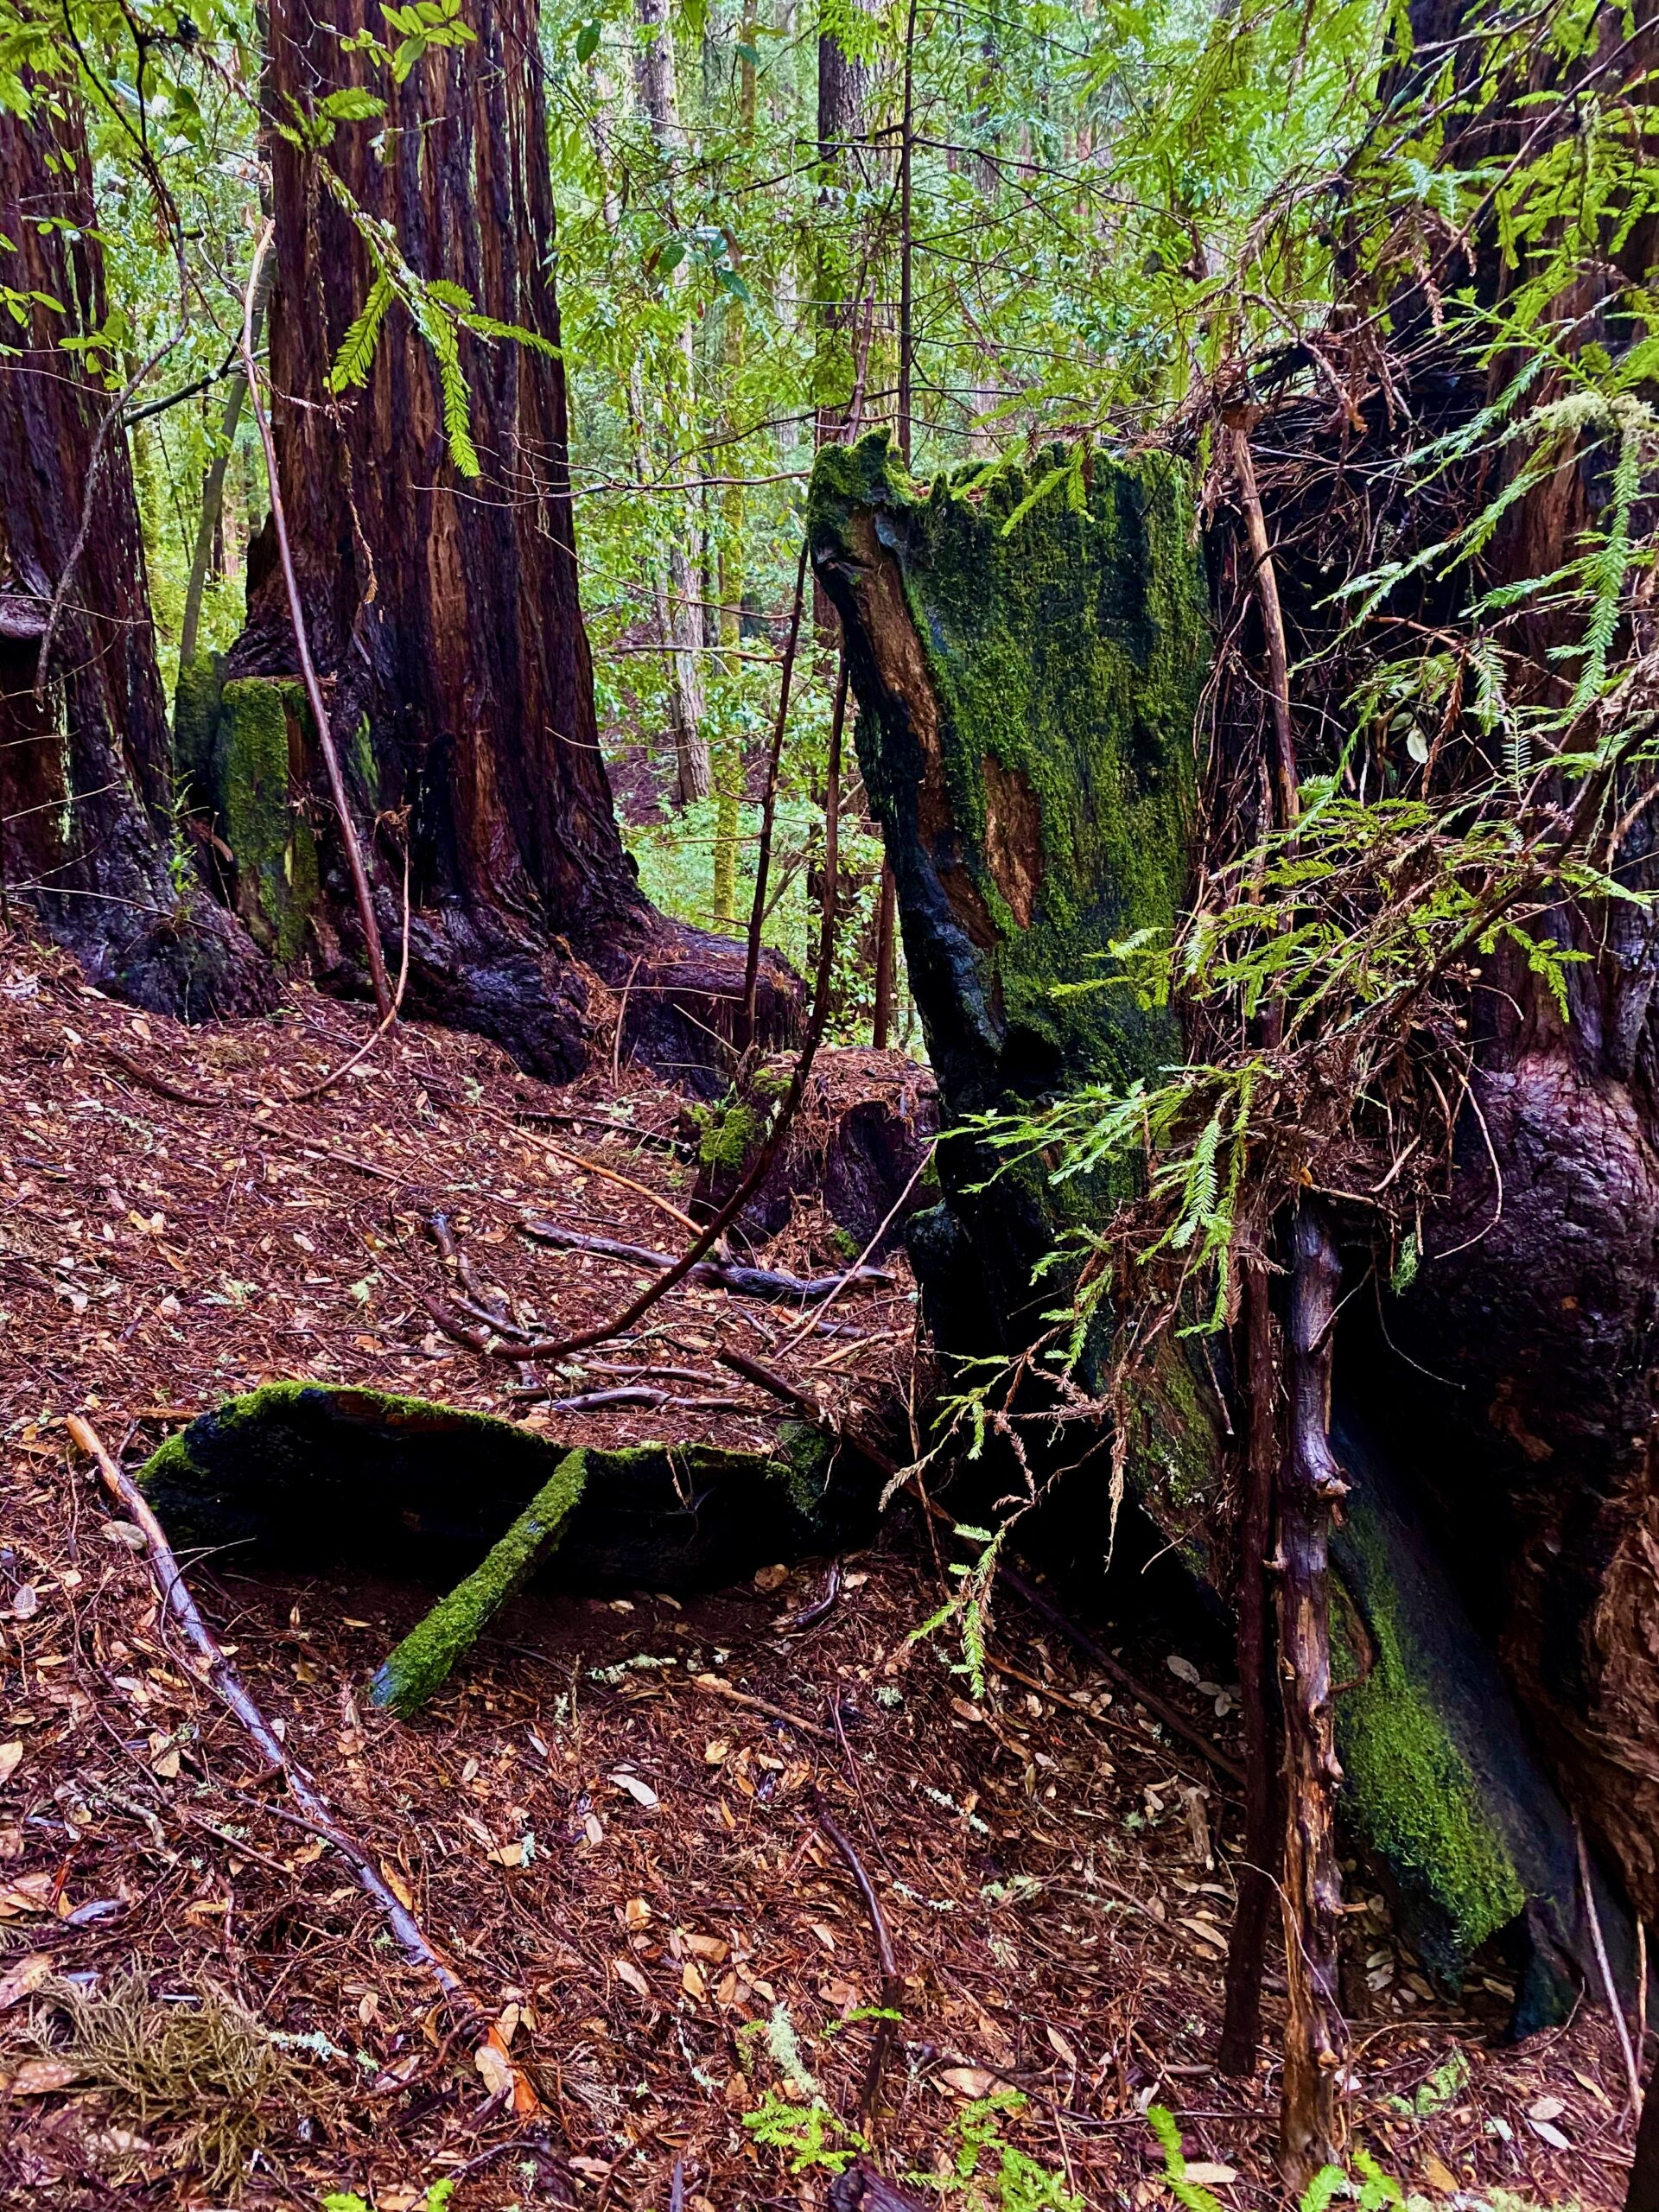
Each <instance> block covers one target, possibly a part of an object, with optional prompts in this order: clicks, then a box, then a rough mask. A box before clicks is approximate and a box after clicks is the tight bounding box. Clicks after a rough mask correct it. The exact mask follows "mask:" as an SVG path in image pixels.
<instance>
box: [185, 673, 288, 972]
mask: <svg viewBox="0 0 1659 2212" xmlns="http://www.w3.org/2000/svg"><path fill="white" fill-rule="evenodd" d="M210 708H211V709H212V710H213V711H212V717H211V721H210V720H209V709H210ZM305 727H306V721H305V702H304V698H303V696H302V693H301V691H300V689H299V686H298V685H297V684H295V683H281V682H276V681H272V680H270V679H268V678H266V677H238V678H237V679H236V680H234V681H233V682H232V683H222V684H220V685H219V687H218V690H217V695H216V696H214V693H213V683H212V682H211V681H210V679H209V677H208V676H207V673H206V671H204V667H203V664H202V663H200V662H195V663H193V664H191V667H190V669H189V670H188V671H184V672H183V673H182V674H181V677H180V683H179V704H178V709H177V711H176V715H175V751H176V752H177V753H178V756H179V759H180V762H181V767H185V768H187V769H188V775H189V779H190V783H189V788H190V791H191V795H192V801H193V804H196V805H199V806H200V807H202V808H203V809H204V810H208V811H210V812H211V813H212V816H213V826H214V829H215V830H216V831H217V833H218V835H219V838H220V839H221V840H222V842H224V843H225V844H226V846H227V847H228V848H229V849H230V852H231V855H232V862H233V865H234V868H235V876H236V890H235V896H236V906H237V911H238V913H239V914H240V915H241V917H242V918H243V920H244V921H245V923H246V925H247V927H248V931H249V934H250V935H251V937H252V938H254V940H255V942H256V943H257V944H261V945H263V946H264V949H265V950H267V951H268V952H269V953H270V955H271V956H272V957H273V958H275V959H276V960H277V961H278V962H280V963H283V965H284V966H288V965H291V964H292V963H293V962H295V961H296V960H297V959H298V957H299V956H300V954H301V952H302V950H304V945H305V934H306V929H307V925H308V922H309V920H310V917H311V914H312V912H313V910H314V909H315V906H316V903H317V896H318V889H319V884H318V875H317V847H316V840H315V836H313V834H312V830H311V826H310V824H309V823H308V821H307V820H306V818H305V815H304V813H303V811H302V808H301V806H300V804H299V799H300V794H301V792H302V789H303V783H304V779H303V774H302V767H303V754H304V736H303V733H304V730H305Z"/></svg>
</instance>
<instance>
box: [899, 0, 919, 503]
mask: <svg viewBox="0 0 1659 2212" xmlns="http://www.w3.org/2000/svg"><path fill="white" fill-rule="evenodd" d="M915 65H916V0H910V10H909V13H908V14H907V15H906V18H905V82H904V106H903V111H902V113H901V116H900V119H899V409H898V416H897V425H898V441H897V442H898V446H899V452H900V454H903V456H904V461H905V466H906V468H908V467H909V466H910V457H911V445H912V427H913V426H912V411H913V409H914V404H915V394H914V392H913V391H912V384H913V381H914V377H915V369H916V359H915V356H916V329H915V320H914V312H913V301H912V270H913V266H914V257H913V255H912V239H911V175H912V168H913V167H914V162H913V159H912V156H913V155H914V151H915V142H914V133H915V115H916V66H915Z"/></svg>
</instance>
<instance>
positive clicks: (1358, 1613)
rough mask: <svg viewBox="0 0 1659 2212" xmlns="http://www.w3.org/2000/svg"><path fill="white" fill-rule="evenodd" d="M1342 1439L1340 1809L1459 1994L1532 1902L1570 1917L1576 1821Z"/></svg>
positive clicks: (1417, 1547)
mask: <svg viewBox="0 0 1659 2212" xmlns="http://www.w3.org/2000/svg"><path fill="white" fill-rule="evenodd" d="M1335 1441H1336V1445H1337V1449H1338V1453H1339V1456H1340V1457H1341V1459H1342V1463H1343V1465H1344V1469H1345V1470H1346V1471H1348V1473H1349V1475H1350V1477H1351V1480H1352V1484H1353V1488H1352V1491H1351V1495H1350V1497H1349V1498H1348V1500H1347V1503H1346V1509H1345V1513H1344V1524H1343V1527H1342V1529H1341V1530H1340V1531H1339V1533H1338V1536H1337V1539H1336V1541H1335V1544H1334V1546H1333V1553H1332V1556H1333V1560H1334V1563H1335V1565H1336V1567H1337V1569H1338V1576H1339V1578H1340V1580H1338V1581H1337V1582H1336V1583H1335V1584H1334V1586H1333V1599H1334V1602H1333V1604H1332V1675H1333V1678H1334V1679H1335V1681H1337V1682H1338V1685H1340V1686H1342V1687H1340V1688H1339V1693H1338V1699H1337V1754H1338V1758H1339V1759H1340V1760H1341V1763H1342V1767H1343V1772H1344V1791H1343V1795H1344V1810H1345V1817H1346V1818H1347V1820H1348V1821H1349V1822H1350V1823H1351V1826H1352V1827H1353V1828H1354V1829H1355V1830H1356V1831H1357V1834H1359V1836H1360V1837H1361V1838H1362V1839H1363V1840H1364V1842H1365V1843H1366V1844H1367V1845H1368V1846H1369V1847H1370V1848H1371V1849H1372V1850H1373V1851H1374V1852H1375V1853H1376V1854H1377V1856H1378V1857H1379V1859H1381V1860H1382V1862H1383V1865H1384V1866H1386V1867H1387V1869H1388V1872H1389V1876H1390V1878H1391V1879H1392V1880H1393V1882H1394V1884H1395V1887H1396V1889H1397V1891H1398V1892H1399V1895H1400V1897H1401V1901H1402V1905H1403V1906H1404V1909H1405V1915H1406V1921H1407V1925H1408V1932H1409V1933H1410V1936H1411V1937H1412V1940H1413V1942H1414V1945H1415V1947H1416V1948H1417V1950H1418V1951H1419V1953H1420V1955H1421V1957H1422V1959H1423V1961H1424V1963H1425V1965H1426V1966H1427V1967H1428V1969H1429V1971H1430V1972H1431V1973H1432V1974H1434V1975H1435V1976H1436V1977H1437V1979H1438V1980H1440V1982H1441V1983H1442V1984H1443V1985H1444V1986H1447V1987H1449V1988H1455V1987H1456V1986H1458V1985H1459V1983H1460V1981H1461V1980H1462V1978H1463V1975H1464V1974H1465V1971H1466V1969H1467V1967H1468V1964H1469V1961H1470V1960H1471V1957H1472V1956H1473V1955H1474V1953H1475V1951H1476V1950H1477V1949H1478V1948H1479V1946H1480V1945H1481V1944H1482V1943H1484V1942H1486V1940H1487V1939H1488V1937H1490V1936H1495V1935H1497V1932H1498V1931H1499V1930H1500V1929H1504V1928H1507V1927H1508V1926H1509V1925H1510V1923H1511V1922H1513V1921H1515V1920H1516V1918H1517V1917H1518V1916H1520V1915H1522V1913H1523V1912H1525V1911H1526V1910H1528V1908H1529V1904H1531V1905H1532V1906H1533V1907H1534V1909H1535V1910H1544V1911H1546V1912H1547V1913H1554V1914H1555V1916H1557V1917H1558V1918H1559V1917H1560V1916H1562V1915H1565V1917H1566V1920H1567V1921H1568V1922H1570V1919H1571V1917H1572V1914H1573V1890H1574V1885H1575V1880H1576V1875H1575V1869H1574V1859H1573V1840H1572V1832H1571V1827H1570V1824H1569V1822H1568V1821H1567V1815H1566V1814H1565V1812H1564V1811H1563V1810H1562V1808H1561V1807H1560V1803H1559V1802H1558V1801H1557V1800H1556V1798H1555V1796H1554V1791H1553V1789H1551V1787H1550V1784H1549V1783H1548V1779H1547V1778H1546V1777H1545V1776H1544V1775H1543V1773H1542V1771H1541V1769H1540V1768H1539V1766H1538V1764H1537V1760H1536V1758H1535V1754H1534V1753H1533V1751H1532V1750H1531V1747H1530V1745H1529V1744H1528V1742H1527V1740H1526V1738H1525V1735H1524V1732H1523V1731H1522V1726H1521V1723H1520V1719H1519V1717H1518V1715H1517V1714H1516V1711H1515V1707H1514V1704H1513V1700H1512V1699H1511V1698H1510V1693H1509V1690H1508V1688H1507V1687H1506V1686H1505V1684H1504V1682H1503V1679H1502V1676H1501V1675H1500V1674H1499V1671H1498V1669H1497V1662H1496V1661H1495V1660H1494V1659H1493V1657H1492V1655H1491V1652H1490V1651H1489V1650H1488V1649H1486V1647H1485V1646H1484V1643H1482V1641H1481V1639H1480V1638H1479V1637H1478V1636H1477V1634H1476V1632H1475V1630H1474V1628H1473V1626H1472V1624H1471V1622H1470V1621H1469V1619H1468V1618H1467V1615H1466V1614H1465V1611H1464V1609H1463V1607H1462V1605H1461V1604H1460V1603H1459V1599H1458V1598H1457V1595H1456V1593H1455V1592H1453V1590H1452V1587H1451V1586H1450V1584H1449V1582H1448V1580H1447V1579H1446V1573H1445V1570H1444V1568H1443V1567H1441V1566H1440V1562H1439V1561H1438V1560H1437V1559H1436V1558H1435V1557H1434V1556H1433V1552H1432V1550H1431V1548H1430V1547H1429V1546H1428V1545H1427V1541H1426V1540H1425V1539H1424V1538H1423V1535H1422V1533H1421V1529H1420V1528H1419V1527H1418V1524H1417V1522H1416V1519H1415V1516H1414V1514H1413V1513H1412V1512H1411V1510H1409V1508H1408V1504H1407V1503H1406V1500H1405V1497H1404V1495H1403V1493H1402V1492H1401V1491H1399V1486H1398V1484H1396V1483H1395V1481H1394V1480H1393V1478H1391V1477H1390V1476H1389V1473H1388V1471H1386V1469H1384V1468H1383V1466H1382V1465H1380V1464H1379V1463H1378V1461H1377V1460H1376V1458H1375V1457H1374V1456H1373V1455H1372V1454H1371V1453H1370V1451H1369V1450H1368V1449H1367V1447H1366V1444H1365V1441H1364V1439H1363V1436H1362V1435H1360V1434H1358V1433H1356V1432H1355V1431H1354V1430H1353V1429H1352V1427H1351V1426H1349V1425H1346V1424H1344V1425H1343V1426H1342V1427H1340V1429H1339V1431H1338V1434H1337V1436H1336V1438H1335ZM1561 1933H1562V1935H1563V1936H1565V1933H1566V1928H1565V1925H1564V1926H1563V1928H1562V1929H1561Z"/></svg>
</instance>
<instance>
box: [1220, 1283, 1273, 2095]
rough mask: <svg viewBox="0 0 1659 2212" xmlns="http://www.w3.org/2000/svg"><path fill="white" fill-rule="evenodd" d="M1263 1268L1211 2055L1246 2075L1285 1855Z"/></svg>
mask: <svg viewBox="0 0 1659 2212" xmlns="http://www.w3.org/2000/svg"><path fill="white" fill-rule="evenodd" d="M1275 1333H1276V1332H1275V1329H1274V1318H1273V1305H1272V1300H1271V1297H1270V1294H1269V1291H1268V1271H1267V1268H1266V1266H1265V1265H1264V1264H1263V1263H1262V1262H1261V1261H1259V1260H1257V1261H1253V1262H1250V1263H1249V1268H1248V1271H1247V1273H1246V1274H1245V1278H1244V1370H1245V1387H1246V1394H1247V1403H1248V1407H1249V1434H1248V1437H1247V1440H1246V1445H1245V1454H1244V1471H1243V1499H1242V1501H1241V1508H1240V1512H1239V1530H1238V1586H1237V1595H1236V1607H1237V1615H1238V1680H1239V1705H1240V1718H1241V1719H1242V1721H1243V1739H1244V1740H1243V1751H1244V1792H1245V1795H1244V1857H1243V1862H1242V1864H1241V1865H1240V1866H1239V1869H1238V1903H1237V1904H1236V1907H1235V1909H1234V1913H1233V1926H1232V1934H1231V1937H1230V1942H1229V1945H1228V1951H1227V2000H1226V2010H1225V2016H1224V2019H1223V2022H1222V2030H1221V2042H1220V2044H1219V2046H1218V2048H1217V2054H1216V2063H1217V2065H1218V2066H1219V2067H1220V2069H1221V2070H1222V2072H1223V2073H1224V2074H1253V2073H1254V2072H1255V2063H1256V2044H1257V2042H1258V2040H1259V2037H1260V2035H1261V2025H1262V1974H1263V1972H1264V1970H1265V1967H1266V1963H1267V1957H1266V1954H1267V1936H1268V1925H1269V1923H1270V1922H1271V1920H1272V1917H1273V1908H1274V1901H1275V1899H1276V1898H1277V1897H1278V1894H1279V1870H1280V1866H1281V1863H1282V1859H1283V1853H1284V1841H1283V1814H1282V1811H1281V1802H1280V1801H1281V1789H1280V1786H1279V1760H1278V1738H1279V1730H1278V1728H1277V1726H1275V1725H1274V1714H1275V1712H1276V1710H1277V1707H1278V1703H1279V1697H1278V1690H1277V1686H1276V1684H1275V1682H1274V1673H1275V1671H1276V1670H1275V1669H1274V1664H1273V1658H1274V1647H1273V1639H1272V1637H1270V1636H1269V1634H1268V1625H1269V1623H1270V1621H1271V1619H1272V1611H1273V1609H1272V1604H1271V1601H1270V1598H1269V1594H1268V1554H1269V1552H1270V1550H1271V1548H1272V1543H1273V1500H1274V1489H1275V1487H1276V1485H1277V1482H1278V1477H1279V1459H1280V1452H1281V1441H1280V1434H1279V1356H1278V1349H1277V1347H1276V1345H1275V1344H1274V1336H1275Z"/></svg>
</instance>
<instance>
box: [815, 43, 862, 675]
mask: <svg viewBox="0 0 1659 2212" xmlns="http://www.w3.org/2000/svg"><path fill="white" fill-rule="evenodd" d="M868 79H869V72H868V69H867V68H866V67H865V65H864V63H863V62H862V61H861V60H858V59H857V58H856V57H855V55H853V54H849V53H848V51H847V49H846V48H845V47H843V46H842V43H841V41H840V40H839V39H838V38H837V37H836V35H835V33H834V31H833V30H829V29H824V28H823V20H822V17H821V18H820V24H819V30H818V238H817V246H816V248H815V251H814V254H813V262H812V268H811V272H810V278H809V284H810V293H811V302H812V306H811V312H812V319H813V356H814V358H813V367H812V396H813V405H814V409H815V416H814V429H813V442H814V444H815V445H818V446H823V445H832V444H834V443H835V442H836V440H838V439H840V438H842V437H844V436H845V435H847V431H848V423H849V413H850V410H851V408H852V404H853V397H854V393H855V389H856V386H857V382H858V377H857V367H856V363H855V359H854V342H855V327H856V323H857V320H858V302H857V301H856V300H855V298H854V296H853V294H854V288H855V255H856V251H857V249H856V244H855V241H854V240H853V239H852V238H851V237H850V235H849V226H848V225H847V222H846V219H845V213H844V210H845V204H846V201H847V200H848V198H849V194H851V192H852V190H853V188H854V187H855V184H856V182H857V181H858V179H859V177H860V176H861V174H862V173H863V170H864V167H865V158H864V147H863V143H862V141H863V137H864V128H865V115H864V103H865V98H866V94H867V92H868ZM812 626H813V628H814V630H815V632H817V638H818V641H819V643H820V645H823V647H824V648H825V650H826V651H827V650H828V649H829V647H830V646H832V645H834V644H835V642H836V628H837V626H836V611H835V609H834V607H832V606H831V605H830V603H829V598H828V596H827V595H826V594H825V592H824V588H823V585H822V584H821V583H820V582H818V580H817V576H814V577H813V579H812Z"/></svg>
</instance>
